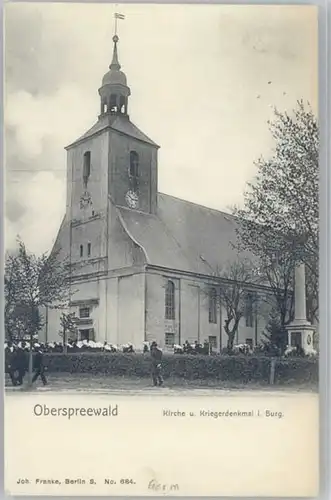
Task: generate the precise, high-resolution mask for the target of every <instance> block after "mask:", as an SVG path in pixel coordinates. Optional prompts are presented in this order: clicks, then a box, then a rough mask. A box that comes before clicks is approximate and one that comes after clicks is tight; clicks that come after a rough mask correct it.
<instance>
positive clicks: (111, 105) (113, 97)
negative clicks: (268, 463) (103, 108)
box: [108, 94, 117, 113]
mask: <svg viewBox="0 0 331 500" xmlns="http://www.w3.org/2000/svg"><path fill="white" fill-rule="evenodd" d="M108 111H110V113H117V96H116V94H111V96H110V102H109V109H108Z"/></svg>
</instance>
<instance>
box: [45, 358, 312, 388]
mask: <svg viewBox="0 0 331 500" xmlns="http://www.w3.org/2000/svg"><path fill="white" fill-rule="evenodd" d="M270 362H271V359H270V357H264V356H261V355H259V356H245V355H237V356H226V355H222V356H204V355H187V354H183V355H181V356H174V355H171V354H164V355H163V360H162V367H163V374H164V376H165V378H169V377H177V378H182V379H186V380H198V379H199V380H210V379H212V380H220V381H222V380H223V381H233V382H239V383H249V382H260V383H268V382H269V376H270ZM45 364H46V365H47V366H48V371H49V372H58V373H59V372H69V373H87V372H89V373H91V375H97V374H107V375H113V376H127V377H149V376H150V373H151V360H150V356H149V354H142V353H131V354H126V353H120V352H118V353H113V354H111V355H109V354H104V353H73V354H67V355H66V354H62V353H59V354H55V353H54V354H51V353H48V354H45ZM290 380H293V381H295V382H296V383H298V382H303V383H304V382H308V381H310V382H314V383H315V382H317V380H318V362H317V360H308V359H289V360H277V362H276V383H280V384H286V383H288V382H289V381H290Z"/></svg>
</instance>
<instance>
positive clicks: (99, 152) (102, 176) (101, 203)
mask: <svg viewBox="0 0 331 500" xmlns="http://www.w3.org/2000/svg"><path fill="white" fill-rule="evenodd" d="M108 150H109V132H103V133H102V134H99V135H97V136H94V137H90V138H88V139H86V140H85V141H84V142H83V143H79V144H77V145H75V146H74V147H72V148H70V149H69V150H68V156H67V172H68V181H67V184H68V189H67V214H69V219H81V218H86V217H90V216H92V211H94V213H98V212H100V211H104V210H105V207H106V206H107V195H108V193H107V189H108ZM88 151H90V153H91V168H90V176H89V178H88V182H87V187H86V188H85V187H84V183H83V164H84V153H86V152H88ZM85 191H87V192H88V193H89V195H90V196H91V202H92V205H90V204H89V205H88V206H87V207H86V208H85V209H82V208H81V206H80V199H81V196H82V194H83V192H85Z"/></svg>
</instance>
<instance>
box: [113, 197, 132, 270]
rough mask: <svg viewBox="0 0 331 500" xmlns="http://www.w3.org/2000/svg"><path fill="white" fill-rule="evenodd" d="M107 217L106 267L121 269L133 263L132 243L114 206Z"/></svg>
mask: <svg viewBox="0 0 331 500" xmlns="http://www.w3.org/2000/svg"><path fill="white" fill-rule="evenodd" d="M109 214H110V215H109V219H108V228H109V229H108V268H109V269H121V268H123V267H130V266H132V265H133V263H134V259H133V243H132V241H131V240H130V238H129V237H128V235H127V234H126V233H125V231H124V229H123V227H122V225H121V223H120V221H119V219H118V216H117V214H116V210H115V208H114V207H112V206H111V207H110V212H109Z"/></svg>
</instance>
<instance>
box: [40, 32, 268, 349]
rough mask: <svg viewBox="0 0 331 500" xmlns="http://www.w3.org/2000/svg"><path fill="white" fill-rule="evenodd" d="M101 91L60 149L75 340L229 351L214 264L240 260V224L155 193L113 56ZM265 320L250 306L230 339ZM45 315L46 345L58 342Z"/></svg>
mask: <svg viewBox="0 0 331 500" xmlns="http://www.w3.org/2000/svg"><path fill="white" fill-rule="evenodd" d="M118 41H119V40H118V37H117V36H116V35H115V36H114V37H113V42H114V48H113V58H112V62H111V64H110V66H109V71H108V72H107V73H106V74H105V75H104V77H103V79H102V84H101V87H100V89H99V95H100V110H99V116H98V118H97V121H96V123H95V124H94V125H93V126H92V128H90V129H89V130H88V131H87V132H86V133H85V134H84V135H82V136H81V137H79V138H78V139H77V140H76V141H75V142H73V143H72V144H70V145H69V146H67V147H66V150H67V197H66V212H65V216H64V218H63V221H62V224H61V227H60V229H59V232H58V235H57V238H56V241H55V245H54V249H59V251H60V253H59V257H60V258H69V259H70V263H71V269H72V271H71V273H72V279H71V287H72V293H71V303H70V309H71V311H72V312H73V311H75V313H76V316H77V317H78V318H79V319H78V329H79V334H78V340H84V339H90V340H94V341H96V342H102V343H103V342H105V341H106V342H108V343H109V344H116V345H123V344H126V343H128V342H131V343H132V344H133V345H134V346H135V347H136V349H141V348H142V346H143V342H144V341H153V340H156V341H157V342H158V344H159V345H160V346H161V347H163V348H167V347H169V348H171V347H172V346H173V345H174V344H179V343H180V344H183V343H184V342H185V341H186V340H188V341H189V342H192V343H193V342H194V341H198V342H199V343H203V342H204V341H205V340H208V341H209V342H210V343H211V344H212V346H213V347H214V349H215V350H217V351H219V350H220V349H221V348H223V347H226V344H227V335H226V333H225V331H224V320H225V319H226V312H225V310H224V308H222V307H218V303H217V284H216V283H215V278H214V277H213V275H214V271H215V269H216V268H219V267H220V266H222V265H224V263H226V262H228V261H231V259H232V260H233V259H235V258H236V253H235V252H234V250H233V246H232V244H233V243H234V242H235V241H236V219H235V218H234V217H233V216H231V215H229V214H226V213H223V212H220V211H217V210H214V209H210V208H206V207H203V206H200V205H197V204H195V203H191V202H189V201H185V200H182V199H178V198H175V197H173V196H169V195H167V194H163V193H159V192H158V149H159V145H158V144H156V143H155V142H154V141H153V140H152V139H150V138H149V137H148V136H147V135H146V134H145V133H144V132H142V131H141V130H139V128H137V126H136V125H134V124H133V122H132V121H131V118H130V116H129V100H130V95H131V90H130V88H129V86H128V84H127V78H126V75H125V74H124V73H123V71H121V65H120V63H119V58H118ZM264 327H265V324H264V322H263V320H262V318H261V317H259V316H258V314H257V312H256V310H255V307H253V304H252V303H249V302H248V304H247V311H246V315H245V316H244V317H243V318H242V320H241V322H240V325H239V330H238V335H237V338H236V339H235V343H244V342H246V343H250V344H252V345H255V344H256V343H258V342H259V340H260V337H261V334H262V331H263V329H264ZM59 330H60V311H59V310H55V309H49V310H48V311H47V321H46V329H45V332H44V335H45V339H44V340H46V341H61V338H60V337H59Z"/></svg>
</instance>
